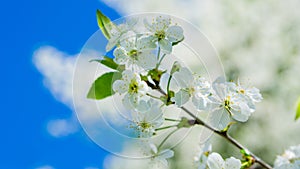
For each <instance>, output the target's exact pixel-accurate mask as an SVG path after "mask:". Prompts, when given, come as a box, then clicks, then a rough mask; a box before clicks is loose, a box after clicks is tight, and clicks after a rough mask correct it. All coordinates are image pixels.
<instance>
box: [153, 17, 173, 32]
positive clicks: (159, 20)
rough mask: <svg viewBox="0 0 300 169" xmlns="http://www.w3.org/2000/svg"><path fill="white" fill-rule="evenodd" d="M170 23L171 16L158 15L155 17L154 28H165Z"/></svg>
mask: <svg viewBox="0 0 300 169" xmlns="http://www.w3.org/2000/svg"><path fill="white" fill-rule="evenodd" d="M170 24H171V18H169V17H167V16H158V17H156V23H154V26H155V30H156V31H161V30H165V29H167V28H168V27H169V25H170Z"/></svg>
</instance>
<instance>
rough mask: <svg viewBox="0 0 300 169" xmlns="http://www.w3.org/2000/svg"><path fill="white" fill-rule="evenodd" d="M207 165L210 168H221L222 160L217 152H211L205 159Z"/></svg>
mask: <svg viewBox="0 0 300 169" xmlns="http://www.w3.org/2000/svg"><path fill="white" fill-rule="evenodd" d="M207 165H208V167H209V168H210V169H223V165H224V160H223V158H222V157H221V155H220V154H218V153H211V154H210V155H209V156H208V159H207Z"/></svg>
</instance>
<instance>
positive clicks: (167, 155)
mask: <svg viewBox="0 0 300 169" xmlns="http://www.w3.org/2000/svg"><path fill="white" fill-rule="evenodd" d="M159 156H160V157H161V158H164V159H167V158H172V157H173V156H174V151H173V150H170V149H166V150H163V151H161V152H160V154H159Z"/></svg>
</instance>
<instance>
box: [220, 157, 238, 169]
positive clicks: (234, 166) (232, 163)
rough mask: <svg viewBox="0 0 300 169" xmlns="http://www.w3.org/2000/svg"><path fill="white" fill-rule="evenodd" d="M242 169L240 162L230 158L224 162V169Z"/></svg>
mask: <svg viewBox="0 0 300 169" xmlns="http://www.w3.org/2000/svg"><path fill="white" fill-rule="evenodd" d="M241 167H242V163H241V161H240V160H238V159H236V158H234V157H230V158H227V159H226V160H225V166H224V169H240V168H241Z"/></svg>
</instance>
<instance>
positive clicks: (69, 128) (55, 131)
mask: <svg viewBox="0 0 300 169" xmlns="http://www.w3.org/2000/svg"><path fill="white" fill-rule="evenodd" d="M47 130H48V132H49V134H51V135H52V136H53V137H63V136H68V135H70V134H73V133H75V132H77V131H78V125H77V122H75V121H73V120H69V119H57V120H51V121H49V122H48V124H47Z"/></svg>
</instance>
